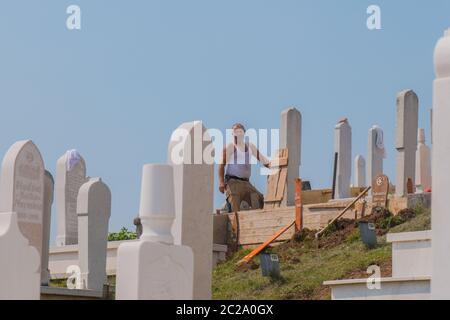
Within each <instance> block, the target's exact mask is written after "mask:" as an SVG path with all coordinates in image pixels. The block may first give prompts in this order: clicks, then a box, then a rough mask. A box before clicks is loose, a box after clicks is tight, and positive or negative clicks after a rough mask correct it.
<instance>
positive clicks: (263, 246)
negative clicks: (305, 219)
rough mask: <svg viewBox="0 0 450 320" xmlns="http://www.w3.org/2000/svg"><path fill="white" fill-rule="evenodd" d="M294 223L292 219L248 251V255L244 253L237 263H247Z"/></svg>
mask: <svg viewBox="0 0 450 320" xmlns="http://www.w3.org/2000/svg"><path fill="white" fill-rule="evenodd" d="M294 224H295V221H292V223H290V224H289V225H287V226H286V227H284V228H282V229H281V230H280V231H278V232H277V233H276V234H274V235H273V236H272V237H271V238H269V239H267V241H265V242H264V243H263V244H262V245H260V246H259V247H258V248H256V249H255V250H253V251H252V252H250V253H249V254H248V255H246V256H245V257H244V258H242V260H240V261H239V262H238V264H239V265H240V264H244V263H248V262H249V261H250V260H252V259H253V258H254V257H255V256H257V255H258V254H259V253H261V252H262V251H263V250H264V249H265V248H266V247H267V246H268V245H269V244H271V243H272V242H273V241H275V240H276V239H277V238H279V237H280V236H281V235H282V234H283V233H285V232H286V231H287V230H288V229H290V228H291V227H292V226H293V225H294Z"/></svg>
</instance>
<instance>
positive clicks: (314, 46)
mask: <svg viewBox="0 0 450 320" xmlns="http://www.w3.org/2000/svg"><path fill="white" fill-rule="evenodd" d="M71 4H76V5H79V6H80V8H81V12H82V17H81V18H82V21H81V27H82V29H81V30H79V31H70V30H68V29H67V28H66V18H67V14H66V8H67V7H68V6H69V5H71ZM370 4H376V5H379V6H380V7H381V18H382V30H376V31H369V30H368V29H367V27H366V19H367V17H368V15H367V14H366V9H367V7H368V6H369V5H370ZM449 26H450V2H449V1H448V0H433V1H419V0H417V1H406V0H397V1H365V0H352V1H350V0H342V1H334V0H329V1H325V0H308V1H300V0H290V1H288V0H280V1H268V0H247V1H237V0H228V1H217V0H189V1H186V0H178V1H175V0H161V1H154V0H141V1H138V0H134V1H124V0H120V1H119V0H117V1H112V0H109V1H104V0H96V1H87V0H78V1H77V0H71V1H63V0H58V1H50V0H41V1H31V0H29V1H23V0H14V1H12V0H2V1H1V3H0V39H1V47H2V52H1V59H0V88H1V90H0V110H1V117H0V119H1V120H0V121H1V125H0V154H4V153H5V152H6V150H7V149H8V148H9V146H10V145H11V144H12V143H14V142H15V141H17V140H21V139H28V138H30V139H32V140H33V141H34V142H35V143H36V144H37V145H38V147H39V148H40V150H41V153H42V155H43V157H44V161H45V163H46V167H47V169H48V170H50V171H51V172H52V173H53V174H54V173H55V166H56V160H57V159H58V157H59V156H60V155H62V154H63V153H64V152H65V151H66V150H67V149H71V148H76V149H78V150H79V151H80V153H81V154H82V155H83V156H84V158H85V159H86V162H87V169H88V175H90V176H100V177H102V178H103V179H104V181H105V182H106V183H107V184H108V185H109V186H110V188H111V191H112V195H113V203H112V208H113V209H112V216H111V221H110V230H118V229H120V227H122V226H126V227H128V228H131V227H132V219H133V217H135V216H136V215H137V212H138V206H139V191H140V190H139V189H140V175H141V170H142V165H143V164H145V163H151V162H165V161H166V157H167V155H166V153H167V143H168V140H169V137H170V134H171V132H172V130H173V129H175V128H176V127H177V126H178V125H179V124H181V123H182V122H186V121H191V120H203V121H204V123H205V125H206V126H207V127H211V128H218V129H222V130H225V129H226V128H228V127H229V126H230V125H231V124H233V123H234V122H237V121H239V122H243V123H244V124H246V126H247V127H251V128H265V129H271V128H278V127H279V123H280V112H281V111H282V110H283V109H285V108H286V107H288V106H296V107H297V108H298V109H299V110H300V111H301V112H302V116H303V141H302V144H303V146H302V167H301V176H302V178H303V179H309V180H311V182H312V185H313V187H314V188H321V187H329V186H330V184H331V180H332V179H331V175H332V158H333V157H332V154H333V127H334V125H335V123H336V122H337V120H338V119H340V118H342V117H348V118H349V121H350V124H351V126H352V129H353V156H356V155H357V154H362V155H364V156H366V154H367V131H368V129H369V127H371V126H372V125H373V124H379V125H381V126H382V127H383V128H384V130H385V138H386V145H387V148H388V158H387V159H386V160H385V171H386V173H387V174H388V175H389V176H390V177H391V178H392V179H394V178H395V171H394V168H395V149H394V131H395V98H396V94H397V92H398V91H400V90H403V89H407V88H411V89H414V90H415V91H416V92H417V94H418V95H419V99H420V116H419V126H420V127H423V128H425V129H426V131H427V136H428V137H429V113H428V110H429V108H430V106H431V103H432V101H431V86H432V80H433V78H434V72H433V64H432V55H433V49H434V45H435V43H436V41H437V40H438V38H439V37H440V36H441V35H442V33H443V31H444V30H445V29H446V28H448V27H449ZM255 172H256V170H255ZM254 181H255V183H256V185H257V186H258V187H260V189H262V190H264V188H265V179H264V177H258V176H255V177H254ZM222 200H223V199H222V197H221V196H220V195H219V194H218V193H217V194H216V197H215V202H216V204H217V205H219V204H220V203H221V201H222ZM55 230H56V211H55V210H54V211H53V218H52V242H53V241H54V237H55ZM52 244H53V243H52Z"/></svg>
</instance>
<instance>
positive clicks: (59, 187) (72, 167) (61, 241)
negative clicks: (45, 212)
mask: <svg viewBox="0 0 450 320" xmlns="http://www.w3.org/2000/svg"><path fill="white" fill-rule="evenodd" d="M86 181H87V178H86V163H85V161H84V159H83V157H82V156H81V155H80V154H79V153H78V152H77V151H76V150H69V151H67V152H66V153H65V154H64V155H63V156H61V157H60V158H59V159H58V161H57V163H56V208H57V213H58V231H57V232H58V234H57V236H56V245H57V246H65V245H70V244H77V243H78V218H77V197H78V191H79V189H80V187H81V185H82V184H83V183H85V182H86Z"/></svg>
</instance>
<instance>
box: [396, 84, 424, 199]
mask: <svg viewBox="0 0 450 320" xmlns="http://www.w3.org/2000/svg"><path fill="white" fill-rule="evenodd" d="M418 117H419V99H418V98H417V95H416V94H415V93H414V91H412V90H405V91H402V92H400V93H399V94H398V95H397V126H396V131H397V132H396V142H395V148H396V149H397V177H396V182H395V183H396V186H395V194H396V195H397V196H398V197H403V196H405V195H406V194H407V183H408V179H411V182H412V184H413V186H414V184H415V176H416V149H417V127H418V119H419V118H418Z"/></svg>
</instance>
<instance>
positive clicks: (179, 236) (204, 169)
mask: <svg viewBox="0 0 450 320" xmlns="http://www.w3.org/2000/svg"><path fill="white" fill-rule="evenodd" d="M213 153H214V148H213V144H212V142H211V138H210V137H209V135H208V133H207V131H206V128H205V127H204V126H203V124H202V122H200V121H194V122H188V123H184V124H182V125H181V126H179V127H178V129H177V130H175V131H174V132H173V133H172V136H171V140H170V142H169V147H168V161H169V163H170V164H173V171H174V172H173V174H174V183H175V186H174V187H175V211H176V215H175V222H174V224H173V227H172V233H173V236H174V239H175V242H174V243H175V244H176V245H185V246H189V247H191V248H192V250H193V252H194V261H195V263H194V299H196V300H197V299H211V278H212V272H211V270H212V245H213V240H212V239H213V220H212V219H213V216H212V214H213V212H214V207H213V192H214V162H213V161H211V162H209V159H206V158H205V157H204V155H205V154H213Z"/></svg>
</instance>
